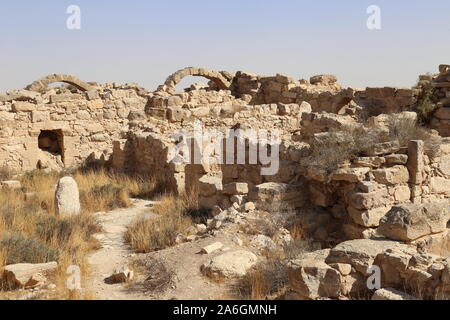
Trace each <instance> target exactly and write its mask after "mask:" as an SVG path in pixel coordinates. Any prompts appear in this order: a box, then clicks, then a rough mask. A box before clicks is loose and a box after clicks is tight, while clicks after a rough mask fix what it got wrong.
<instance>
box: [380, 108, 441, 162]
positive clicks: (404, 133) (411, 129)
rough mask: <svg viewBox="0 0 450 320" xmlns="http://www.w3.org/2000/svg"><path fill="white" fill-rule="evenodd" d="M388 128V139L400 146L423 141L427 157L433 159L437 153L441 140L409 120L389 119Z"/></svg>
mask: <svg viewBox="0 0 450 320" xmlns="http://www.w3.org/2000/svg"><path fill="white" fill-rule="evenodd" d="M388 128H389V137H390V139H391V140H398V141H399V142H400V145H401V146H405V147H406V146H408V143H409V141H411V140H423V141H424V144H425V153H426V154H427V155H428V156H430V157H435V156H436V155H437V154H438V153H439V147H440V144H441V138H440V137H439V136H437V135H433V134H431V133H430V131H429V130H428V129H427V128H425V127H422V126H419V125H418V124H417V123H416V122H415V121H413V120H411V119H405V118H398V117H391V118H390V121H389V124H388Z"/></svg>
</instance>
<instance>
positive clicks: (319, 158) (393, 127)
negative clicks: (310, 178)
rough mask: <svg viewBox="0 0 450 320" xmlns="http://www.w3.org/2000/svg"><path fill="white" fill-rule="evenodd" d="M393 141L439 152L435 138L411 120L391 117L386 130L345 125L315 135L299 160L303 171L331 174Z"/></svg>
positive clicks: (432, 152) (437, 141) (437, 140)
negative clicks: (419, 144) (416, 143)
mask: <svg viewBox="0 0 450 320" xmlns="http://www.w3.org/2000/svg"><path fill="white" fill-rule="evenodd" d="M395 140H398V141H399V142H400V145H401V146H404V147H406V146H407V145H408V142H409V141H410V140H423V141H424V142H425V146H426V151H427V154H428V155H430V156H434V155H435V154H436V152H437V150H439V137H437V136H434V135H432V134H431V133H430V132H429V130H427V129H426V128H425V127H421V126H419V125H418V124H417V122H416V121H415V120H413V119H407V118H399V117H397V116H395V115H392V116H391V117H390V119H389V123H388V124H387V128H376V127H370V126H364V125H357V126H347V127H344V128H341V129H340V130H337V129H335V130H331V131H329V132H327V133H322V134H320V135H318V136H317V137H316V138H315V140H314V141H313V142H312V143H311V148H310V151H309V155H308V156H307V157H306V158H305V159H304V160H303V165H304V166H305V168H307V169H314V170H319V171H323V172H326V173H331V172H333V171H334V170H336V169H338V167H339V165H341V164H343V163H344V162H346V161H351V160H353V159H355V158H356V157H359V156H363V155H364V152H366V151H368V150H371V149H373V147H374V145H375V144H378V143H383V142H388V141H395Z"/></svg>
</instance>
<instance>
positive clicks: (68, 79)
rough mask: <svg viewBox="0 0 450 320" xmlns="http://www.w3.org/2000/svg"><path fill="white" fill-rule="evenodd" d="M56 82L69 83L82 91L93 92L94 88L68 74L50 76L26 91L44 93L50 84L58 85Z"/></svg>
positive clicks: (33, 84)
mask: <svg viewBox="0 0 450 320" xmlns="http://www.w3.org/2000/svg"><path fill="white" fill-rule="evenodd" d="M56 82H64V83H68V84H70V85H72V86H74V87H76V88H77V89H79V90H81V91H90V90H93V87H92V86H91V85H90V84H89V83H87V82H84V81H82V80H80V79H78V78H76V77H74V76H72V75H68V74H51V75H48V76H46V77H44V78H42V79H39V80H37V81H35V82H33V83H32V84H30V85H29V86H28V87H26V89H27V90H30V91H37V92H39V91H42V90H43V89H45V88H46V87H47V86H48V85H49V84H52V83H56Z"/></svg>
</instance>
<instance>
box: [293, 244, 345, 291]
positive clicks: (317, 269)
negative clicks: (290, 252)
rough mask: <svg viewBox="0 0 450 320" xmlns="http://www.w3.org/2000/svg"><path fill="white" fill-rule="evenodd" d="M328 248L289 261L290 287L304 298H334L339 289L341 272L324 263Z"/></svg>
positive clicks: (328, 251)
mask: <svg viewBox="0 0 450 320" xmlns="http://www.w3.org/2000/svg"><path fill="white" fill-rule="evenodd" d="M329 253H330V250H329V249H326V250H320V251H315V252H311V253H306V254H304V255H302V257H300V258H299V259H296V260H291V261H289V263H288V265H287V267H288V273H289V284H290V286H291V289H292V290H294V291H295V292H297V293H298V294H299V295H300V296H302V297H303V298H306V299H317V298H321V297H325V298H336V297H338V296H339V294H340V290H341V274H340V272H339V271H338V270H336V269H334V268H332V267H330V266H329V265H327V264H326V263H325V259H326V258H327V256H328V254H329Z"/></svg>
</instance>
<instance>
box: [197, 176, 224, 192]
mask: <svg viewBox="0 0 450 320" xmlns="http://www.w3.org/2000/svg"><path fill="white" fill-rule="evenodd" d="M222 189H223V186H222V179H221V178H220V177H214V176H207V175H205V176H203V177H201V178H200V179H199V194H200V195H201V196H203V197H210V196H213V195H215V194H217V193H218V192H219V191H222Z"/></svg>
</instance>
